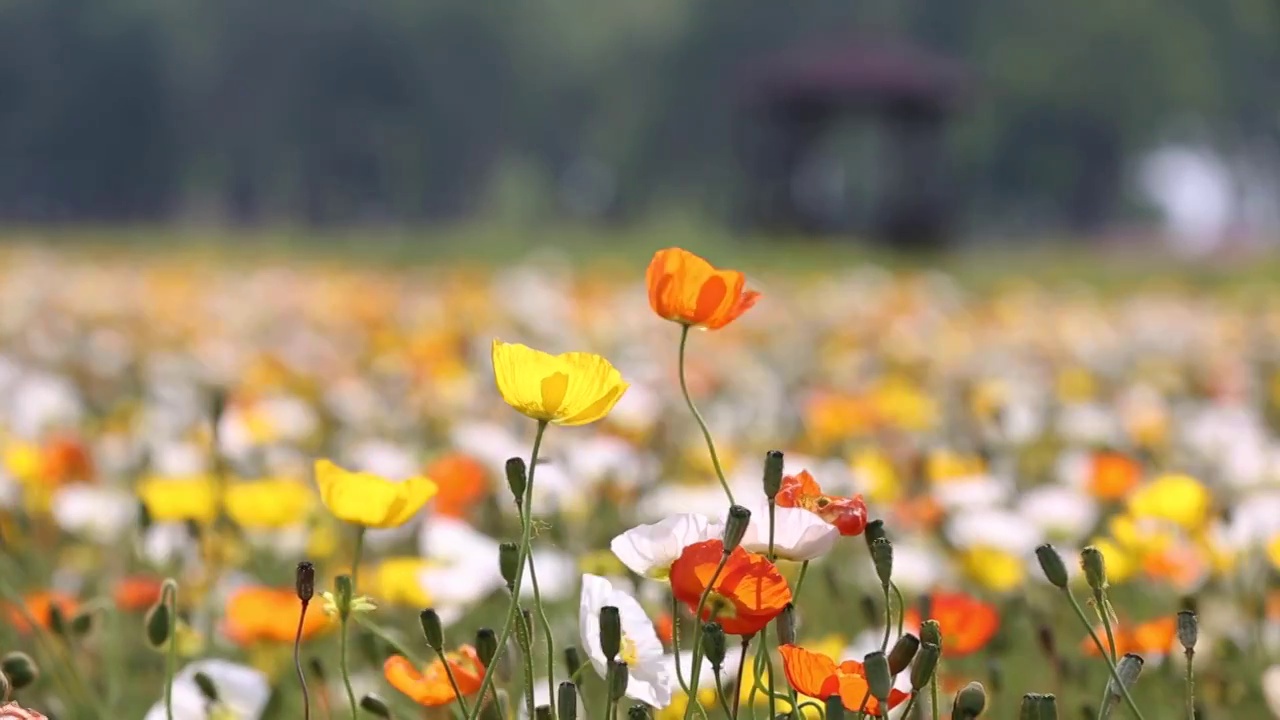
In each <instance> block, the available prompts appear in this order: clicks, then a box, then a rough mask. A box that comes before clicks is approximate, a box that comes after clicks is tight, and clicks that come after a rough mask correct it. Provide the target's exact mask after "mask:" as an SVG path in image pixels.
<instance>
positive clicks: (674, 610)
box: [671, 593, 745, 697]
mask: <svg viewBox="0 0 1280 720" xmlns="http://www.w3.org/2000/svg"><path fill="white" fill-rule="evenodd" d="M744 652H745V651H744ZM671 654H672V655H674V656H675V657H676V658H677V659H679V657H680V601H679V600H677V599H676V595H675V593H671ZM676 681H677V682H678V683H680V689H681V690H684V694H685V695H686V696H687V697H693V694H692V693H691V692H690V690H689V683H687V682H685V679H684V670H683V669H682V668H681V667H680V663H679V662H677V663H676Z"/></svg>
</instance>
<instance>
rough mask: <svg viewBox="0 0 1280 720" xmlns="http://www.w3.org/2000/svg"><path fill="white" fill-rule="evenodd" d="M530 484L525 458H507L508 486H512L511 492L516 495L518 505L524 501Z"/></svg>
mask: <svg viewBox="0 0 1280 720" xmlns="http://www.w3.org/2000/svg"><path fill="white" fill-rule="evenodd" d="M528 486H529V477H528V473H527V472H526V470H525V465H524V460H522V459H520V458H518V457H513V458H510V459H509V460H507V487H509V488H511V494H512V495H514V496H515V499H516V505H520V504H521V503H523V502H524V491H525V488H526V487H528Z"/></svg>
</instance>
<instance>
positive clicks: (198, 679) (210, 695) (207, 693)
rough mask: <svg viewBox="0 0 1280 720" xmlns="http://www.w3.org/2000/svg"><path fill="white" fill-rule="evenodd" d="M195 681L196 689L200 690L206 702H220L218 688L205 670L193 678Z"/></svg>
mask: <svg viewBox="0 0 1280 720" xmlns="http://www.w3.org/2000/svg"><path fill="white" fill-rule="evenodd" d="M191 679H192V680H194V681H195V683H196V687H197V688H199V689H200V694H201V695H203V696H204V699H205V701H206V702H211V703H216V702H218V686H217V685H215V684H213V678H211V677H209V675H208V673H205V672H204V671H203V670H201V671H198V672H196V674H195V675H194V676H192V678H191Z"/></svg>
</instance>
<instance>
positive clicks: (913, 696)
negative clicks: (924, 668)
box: [898, 690, 920, 720]
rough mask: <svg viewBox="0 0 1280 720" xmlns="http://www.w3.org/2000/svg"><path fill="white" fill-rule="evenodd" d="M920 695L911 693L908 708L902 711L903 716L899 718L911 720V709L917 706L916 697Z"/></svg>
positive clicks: (915, 692)
mask: <svg viewBox="0 0 1280 720" xmlns="http://www.w3.org/2000/svg"><path fill="white" fill-rule="evenodd" d="M919 695H920V693H919V692H918V691H916V690H912V691H911V697H909V698H907V706H906V707H905V708H903V709H902V714H901V715H899V716H898V717H900V718H902V720H911V709H912V708H914V707H915V706H916V697H918V696H919Z"/></svg>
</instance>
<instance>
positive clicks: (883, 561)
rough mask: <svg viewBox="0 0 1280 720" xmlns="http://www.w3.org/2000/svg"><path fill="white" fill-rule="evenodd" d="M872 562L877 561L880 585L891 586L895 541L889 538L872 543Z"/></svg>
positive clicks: (877, 574) (877, 575)
mask: <svg viewBox="0 0 1280 720" xmlns="http://www.w3.org/2000/svg"><path fill="white" fill-rule="evenodd" d="M871 562H873V563H875V566H876V577H878V578H880V586H881V587H886V588H887V587H889V579H890V578H891V577H892V576H893V543H891V542H889V539H888V538H880V539H879V540H876V541H875V542H873V543H871Z"/></svg>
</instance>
